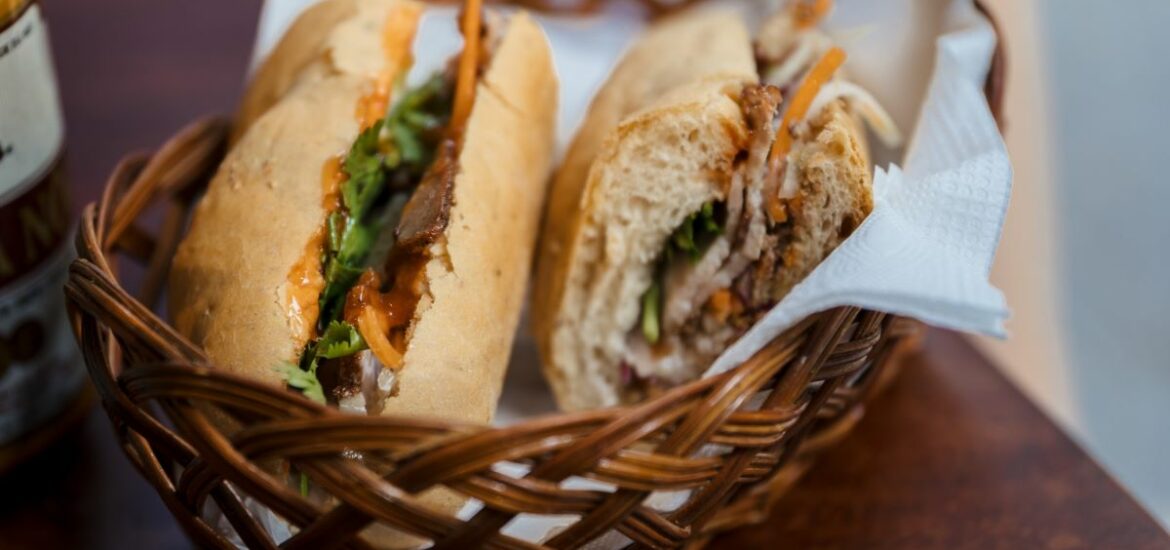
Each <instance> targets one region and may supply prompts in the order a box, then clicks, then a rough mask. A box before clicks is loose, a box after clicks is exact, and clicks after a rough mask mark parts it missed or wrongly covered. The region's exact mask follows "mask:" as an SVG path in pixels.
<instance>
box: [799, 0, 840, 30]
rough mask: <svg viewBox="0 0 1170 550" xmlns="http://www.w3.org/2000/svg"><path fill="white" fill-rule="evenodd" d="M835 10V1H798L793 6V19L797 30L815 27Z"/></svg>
mask: <svg viewBox="0 0 1170 550" xmlns="http://www.w3.org/2000/svg"><path fill="white" fill-rule="evenodd" d="M831 9H833V0H796V2H795V3H793V4H792V18H793V19H795V20H796V28H798V29H807V28H809V27H815V26H816V24H817V23H820V21H821V19H824V17H825V15H827V14H828V13H829V10H831Z"/></svg>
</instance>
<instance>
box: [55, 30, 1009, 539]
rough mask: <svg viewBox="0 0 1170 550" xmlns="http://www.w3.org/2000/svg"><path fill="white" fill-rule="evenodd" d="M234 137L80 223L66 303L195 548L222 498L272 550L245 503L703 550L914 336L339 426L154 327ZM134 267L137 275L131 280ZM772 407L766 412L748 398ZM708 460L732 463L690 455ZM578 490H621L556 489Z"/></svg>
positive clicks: (824, 340) (300, 522)
mask: <svg viewBox="0 0 1170 550" xmlns="http://www.w3.org/2000/svg"><path fill="white" fill-rule="evenodd" d="M1002 76H1003V63H1002V54H1001V52H997V54H996V57H995V61H994V63H993V66H992V71H991V74H990V75H989V78H988V82H987V90H986V91H987V94H988V100H989V102H990V104H991V106H992V109H993V111H994V112H996V113H998V112H999V106H1000V99H1001V96H1002V93H1001V91H1002V86H1001V84H1002ZM228 130H229V127H228V123H227V122H226V121H224V120H222V119H218V118H210V119H205V120H202V121H199V122H196V123H194V124H192V125H190V126H188V127H187V128H185V129H183V130H182V131H181V132H179V133H178V134H177V135H176V136H175V137H173V138H171V139H170V141H168V142H167V143H166V144H165V145H164V146H163V147H162V148H161V149H159V150H158V151H157V152H156V153H154V154H153V155H144V154H138V155H132V156H129V157H127V158H126V159H124V160H123V161H122V162H121V163H119V164H118V166H117V168H116V169H115V171H114V173H113V174H112V176H111V177H110V179H109V182H108V183H107V185H106V188H105V192H104V194H103V195H102V197H101V200H100V202H98V203H97V204H91V205H89V206H88V207H87V208H86V209H85V211H84V214H83V217H82V220H81V225H80V230H79V234H78V237H77V250H78V254H79V258H78V259H77V260H76V261H75V262H74V264H73V266H72V267H71V270H70V277H69V281H68V283H67V285H66V288H65V292H66V295H67V298H68V304H69V308H70V315H71V319H72V322H73V324H74V330H75V332H76V335H77V338H78V340H79V342H80V345H81V347H82V350H83V352H84V356H85V361H86V365H87V367H88V369H89V373H90V376H91V377H92V379H93V381H94V384H95V385H96V388H97V391H98V393H99V395H100V396H101V399H102V403H103V405H104V407H105V409H106V412H107V413H108V414H109V417H110V420H111V422H112V423H113V425H114V428H115V433H116V434H117V436H118V438H119V439H120V442H121V445H122V447H123V449H124V450H125V452H126V454H127V456H128V457H129V458H130V460H131V461H132V462H133V463H134V465H135V466H136V467H137V468H138V470H139V471H140V472H141V473H142V475H143V476H145V477H146V479H148V480H149V481H150V482H151V483H152V484H153V485H154V486H155V488H156V489H157V490H158V493H159V495H160V496H161V497H162V499H163V501H164V503H165V504H166V506H167V507H168V508H169V509H170V511H171V513H173V514H174V516H175V517H176V518H177V519H178V520H179V522H180V524H181V525H182V526H183V528H184V529H185V530H186V532H187V533H188V535H189V536H190V537H191V538H192V539H193V540H194V541H195V542H197V543H198V544H200V545H203V546H208V547H229V546H230V545H231V543H230V541H229V540H228V538H226V537H225V536H224V535H222V534H220V533H219V532H217V531H216V530H215V529H214V528H213V526H212V525H210V524H209V523H208V522H207V521H206V520H205V519H204V518H203V516H202V515H201V512H202V511H203V510H205V505H206V504H207V502H208V500H211V501H214V503H215V505H216V506H218V508H219V510H221V511H222V513H223V517H224V518H226V520H228V521H229V522H230V523H231V525H232V527H233V528H234V529H235V531H236V533H237V535H238V536H239V538H240V540H242V541H243V542H244V543H245V544H247V545H248V546H249V547H253V548H273V547H275V542H274V541H273V540H272V539H271V538H270V535H269V533H268V532H267V531H266V530H265V529H263V528H262V527H261V523H260V522H259V521H258V519H257V518H255V517H253V516H252V515H251V514H250V513H249V512H248V511H247V510H246V508H245V506H244V504H243V499H244V498H245V497H247V498H248V499H251V500H252V501H254V502H259V503H263V504H264V505H265V506H267V507H268V508H270V509H271V510H272V511H273V512H275V513H276V514H278V515H279V516H281V517H283V518H285V519H286V520H288V521H289V522H290V523H292V524H293V525H296V526H297V527H298V528H299V533H298V534H297V535H295V536H294V537H293V538H292V539H290V540H288V541H287V542H286V543H285V544H284V546H285V547H287V548H320V547H325V546H345V547H348V548H366V547H368V545H367V543H365V542H364V541H363V540H362V539H361V538H360V537H359V536H357V534H358V533H359V532H360V531H361V530H362V529H364V528H365V527H367V526H368V525H370V524H371V523H374V522H381V523H383V524H385V525H389V526H392V527H394V528H397V529H400V530H403V531H408V532H411V533H414V534H416V535H418V536H420V537H423V538H427V539H431V540H433V541H435V546H436V547H440V548H467V547H472V546H477V545H484V546H492V547H501V548H531V547H534V545H533V544H532V543H529V542H526V541H523V540H519V539H516V538H511V537H509V536H507V535H504V534H502V533H501V532H500V530H501V528H502V527H503V526H504V525H505V524H507V523H508V522H509V521H510V520H512V519H513V518H515V517H516V516H517V515H519V514H531V515H570V516H576V520H575V522H574V523H573V524H572V525H570V526H569V527H567V528H565V529H564V530H562V531H560V532H558V533H557V534H556V535H555V536H554V537H552V538H551V539H549V540H547V541H545V544H547V545H548V546H550V547H574V546H579V545H582V544H584V543H586V542H588V541H590V540H591V539H594V538H595V537H597V536H599V535H601V534H602V533H605V532H607V531H609V530H611V529H616V530H617V531H619V532H621V533H622V534H624V535H626V536H627V537H629V538H630V539H631V540H633V541H634V543H635V545H638V546H648V547H678V546H684V545H695V544H701V542H702V541H705V540H706V539H707V538H709V537H710V536H711V535H712V534H713V533H716V532H719V531H722V530H726V529H731V528H734V527H737V526H740V525H745V524H749V523H754V522H758V521H761V520H763V519H765V518H766V517H767V515H768V514H769V510H770V508H771V503H772V502H773V501H774V500H775V499H776V498H777V497H778V496H779V495H780V494H781V493H782V492H783V490H784V489H785V488H786V487H788V486H789V485H790V484H791V483H792V482H793V481H794V480H795V479H796V478H797V477H799V474H800V473H801V472H802V471H803V470H804V469H805V468H806V467H807V465H808V464H809V463H810V461H811V459H812V458H813V456H814V455H815V454H816V453H817V452H818V451H820V450H821V449H823V448H824V447H826V446H827V445H829V444H831V443H833V442H834V441H836V440H838V439H839V438H840V437H841V436H843V435H844V434H845V433H847V432H848V430H849V429H850V428H851V427H852V426H853V425H854V424H855V423H856V422H857V420H858V419H859V418H860V416H861V414H862V410H863V405H862V404H863V402H864V401H865V400H866V398H867V397H868V396H869V395H870V394H872V393H873V391H874V389H875V388H877V387H879V386H880V385H881V384H882V383H883V381H884V380H887V379H888V378H889V377H890V376H891V375H892V373H893V372H894V370H895V363H896V361H895V360H894V358H895V356H896V351H897V350H898V348H899V347H901V346H903V345H904V344H905V343H906V342H908V341H910V339H911V338H910V337H911V336H912V335H913V334H914V333H915V332H916V328H917V324H916V323H915V322H913V321H910V320H907V319H900V318H894V317H891V316H887V315H885V314H883V313H880V312H874V311H863V310H858V309H857V308H838V309H834V310H831V311H827V312H824V313H822V314H818V315H815V316H813V317H810V318H808V319H805V320H804V321H803V322H801V323H800V324H799V325H798V326H796V327H794V328H792V329H791V330H789V331H787V332H785V333H784V334H782V335H781V336H779V337H777V338H776V339H775V340H774V341H772V342H771V343H770V344H769V345H768V346H767V347H765V348H764V349H763V350H761V351H760V352H759V353H757V354H756V355H755V356H753V357H752V358H751V359H750V360H748V361H747V362H746V363H744V364H743V365H741V366H739V367H737V368H735V369H733V370H731V371H729V372H727V373H724V374H722V375H719V376H715V377H712V378H707V379H703V380H699V381H696V382H692V383H690V384H687V385H685V386H682V387H678V388H675V389H673V390H671V391H669V392H667V393H666V394H664V395H662V396H660V397H658V398H656V399H654V400H652V401H649V402H646V403H642V404H639V405H636V406H629V407H623V408H613V409H606V410H600V411H592V412H584V413H574V414H562V415H556V416H550V417H544V418H538V419H534V420H530V421H527V422H525V423H523V424H520V425H516V426H510V427H507V428H490V427H483V426H476V425H467V424H459V423H452V422H443V421H433V420H422V419H414V418H395V417H359V416H350V415H343V414H341V413H339V412H338V411H336V410H333V409H329V408H326V407H323V406H320V405H317V404H315V403H313V402H311V401H309V400H307V399H304V398H302V397H300V396H299V395H297V394H295V393H291V392H288V391H283V390H280V389H275V388H272V387H268V386H264V385H260V384H257V383H255V382H252V381H250V380H246V379H242V378H238V377H234V376H231V375H229V374H226V373H224V372H222V371H219V370H216V369H213V368H209V367H208V366H207V365H208V360H207V357H206V356H205V355H204V354H203V352H202V351H201V350H200V349H199V348H198V347H196V346H195V345H193V344H192V343H190V342H188V341H187V340H186V339H184V338H183V337H182V336H181V335H179V334H178V333H177V332H176V331H175V330H174V329H173V328H172V327H170V326H169V325H168V324H167V323H166V322H164V321H163V320H162V319H161V318H160V316H158V315H156V314H155V312H154V311H152V306H155V305H157V303H158V301H159V300H158V298H159V296H160V294H161V289H162V288H163V285H164V282H165V279H166V273H167V270H168V266H169V262H170V259H171V257H172V256H173V253H174V250H175V247H176V245H177V243H178V241H179V239H180V236H181V233H182V231H183V228H184V226H185V222H186V219H187V215H188V213H189V210H190V208H191V206H192V202H193V199H194V198H195V197H196V196H198V194H199V191H200V189H201V187H202V186H204V185H206V183H207V181H208V180H209V179H210V176H211V174H212V172H213V171H214V170H215V167H216V166H217V165H218V164H219V162H220V160H221V159H222V157H223V154H224V150H225V138H226V136H227V134H228ZM160 220H161V223H159V222H160ZM151 222H153V223H151ZM148 227H153V228H155V229H153V230H148V229H147V228H148ZM122 259H127V260H130V262H128V263H125V264H122V267H125V268H130V269H132V270H133V271H132V272H129V273H128V276H125V277H120V272H119V266H120V264H119V260H122ZM138 266H141V268H139V267H138ZM128 271H130V270H129V269H128ZM131 281H133V282H135V283H136V284H130V282H131ZM124 282H125V283H126V284H125V285H124V284H123V283H124ZM127 286H132V287H134V288H136V289H137V292H136V293H135V294H131V293H130V292H128V291H127V290H126V287H127ZM766 390H770V393H769V394H767V397H766V398H764V399H762V400H761V399H753V397H756V396H757V395H758V394H760V393H761V392H763V391H766ZM217 412H218V413H222V414H226V415H229V416H231V417H232V418H234V419H236V420H237V421H238V422H239V423H240V425H241V426H243V428H242V430H241V431H239V432H238V433H236V434H234V435H233V436H232V437H230V438H229V437H227V436H225V435H224V434H223V433H221V432H220V431H217V429H216V428H215V427H214V426H213V424H212V422H211V421H210V420H209V414H215V413H217ZM709 444H718V445H720V446H721V447H720V448H721V449H726V452H724V453H722V454H719V455H716V456H709V454H708V453H699V452H698V451H699V450H700V449H702V448H704V447H705V446H708V445H709ZM348 450H358V451H361V452H362V453H364V454H365V455H366V456H373V457H377V458H378V459H380V461H381V462H384V463H385V464H388V465H390V466H391V468H390V470H389V471H390V473H389V474H385V475H379V474H376V473H374V472H373V471H371V470H370V469H369V468H367V467H366V466H365V465H363V463H362V462H359V461H356V460H350V459H347V458H344V456H343V452H344V451H348ZM275 460H287V461H289V462H290V463H291V464H292V465H294V466H295V467H296V468H297V469H299V470H300V471H302V472H306V473H307V474H308V475H309V476H310V478H311V479H312V481H313V484H314V486H315V487H317V488H320V489H321V490H323V491H326V492H328V493H329V494H331V495H332V496H334V497H336V499H337V501H338V502H339V503H340V504H339V505H337V506H336V507H332V508H329V509H325V508H323V507H322V506H321V505H319V504H316V503H314V502H312V501H310V500H309V499H306V498H303V497H302V496H301V495H300V494H299V493H298V491H296V490H295V489H293V488H290V487H289V486H288V485H287V484H286V483H285V482H284V480H283V479H278V478H277V477H274V476H272V475H269V474H268V473H267V472H266V470H265V469H264V468H262V467H261V466H260V464H262V463H267V464H271V463H272V462H273V461H275ZM505 462H507V463H522V464H527V465H528V466H529V467H530V468H531V469H530V471H529V473H528V474H527V475H526V476H524V477H522V478H515V477H510V476H506V475H503V474H501V473H499V472H498V471H497V470H496V469H493V466H495V465H497V464H502V463H505ZM380 471H384V470H380ZM572 477H583V478H590V479H594V480H598V481H602V482H605V483H608V484H611V485H612V486H614V487H615V488H616V490H614V491H600V490H581V489H570V488H566V487H564V486H563V485H564V484H563V483H562V482H563V481H564V480H566V479H569V478H572ZM438 485H442V486H446V487H447V488H449V489H451V490H454V491H456V492H459V493H462V494H464V495H467V496H469V497H472V498H475V499H478V500H480V501H482V502H483V504H484V508H483V509H482V510H481V511H480V512H478V513H477V514H476V515H475V516H474V517H473V518H471V519H469V520H466V521H464V520H460V519H457V518H455V517H451V516H448V515H445V514H439V513H436V512H433V511H431V510H428V509H427V508H425V507H423V506H421V505H420V504H419V501H418V499H417V498H416V497H415V496H414V495H416V494H418V493H420V492H422V491H424V490H426V489H428V488H431V487H434V486H438ZM683 489H689V490H690V493H689V496H688V497H687V500H686V502H685V504H684V505H682V506H681V507H680V508H677V509H675V510H674V511H672V512H669V513H663V512H659V511H656V510H654V509H652V508H651V507H649V506H647V505H645V504H644V502H643V501H644V500H645V498H646V497H647V495H648V494H649V493H651V492H653V491H662V490H683Z"/></svg>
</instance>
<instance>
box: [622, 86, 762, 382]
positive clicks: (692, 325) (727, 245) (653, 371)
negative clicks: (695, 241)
mask: <svg viewBox="0 0 1170 550" xmlns="http://www.w3.org/2000/svg"><path fill="white" fill-rule="evenodd" d="M779 104H780V91H779V90H778V89H777V88H775V87H774V86H767V85H753V86H748V87H746V88H745V89H744V91H743V94H742V96H741V98H740V106H741V108H742V109H743V113H744V119H745V121H746V122H747V127H748V132H749V139H748V145H747V150H746V153H747V155H746V156H745V157H744V160H742V161H741V162H740V163H739V165H738V166H736V167H735V173H734V174H733V175H732V178H731V185H730V187H729V189H728V195H727V198H726V200H725V203H724V206H725V208H726V216H725V219H726V221H725V224H724V228H723V232H722V234H721V235H720V236H719V237H718V238H717V239H716V240H715V241H714V242H712V243H711V245H710V246H709V247H708V248H707V250H706V251H705V252H704V253H703V257H702V258H700V260H699V261H698V262H694V263H692V262H689V261H687V260H685V259H681V260H676V261H675V262H674V263H673V264H672V265H671V266H670V267H669V269H668V271H667V273H666V277H665V280H664V285H665V287H664V291H665V295H666V302H665V304H664V310H663V315H662V321H663V334H664V336H663V342H662V343H661V344H659V345H657V346H653V347H651V346H650V345H648V344H647V343H646V341H645V338H644V337H643V336H642V335H641V333H640V331H638V330H634V331H632V332H631V333H630V335H629V336H628V337H627V344H628V345H627V355H626V358H625V362H626V364H627V365H628V366H629V367H630V368H632V370H633V372H634V374H635V375H636V377H637V378H638V379H644V380H656V381H660V382H663V383H677V382H682V381H685V380H688V379H691V378H694V377H695V376H697V375H698V374H699V373H698V372H693V371H694V369H696V368H699V366H701V365H707V364H709V363H710V361H711V360H713V359H714V358H715V357H717V356H718V355H719V353H721V352H722V351H723V350H724V349H725V348H726V347H727V346H728V345H729V344H730V343H731V342H732V341H734V340H735V339H736V338H738V337H739V336H740V335H741V334H742V333H743V331H744V330H745V329H746V328H747V327H748V326H750V322H749V323H745V322H743V321H744V320H745V319H746V318H745V317H744V315H745V314H744V313H743V312H738V313H737V314H736V315H735V316H733V317H732V318H731V319H728V318H723V319H715V318H713V316H712V315H710V314H709V312H707V311H706V309H705V308H704V304H705V303H706V302H707V301H708V299H710V297H711V296H712V295H713V294H714V293H715V292H716V291H718V290H720V289H723V288H727V287H732V286H733V283H734V284H736V285H743V284H748V285H749V286H751V282H752V279H753V278H754V276H755V274H754V273H753V272H754V270H753V269H752V266H753V265H756V264H758V263H768V264H771V259H768V260H765V261H764V262H761V261H760V260H761V255H762V254H766V253H772V254H774V251H772V250H770V249H773V248H775V247H776V245H777V243H776V241H775V239H771V238H769V237H770V235H769V233H768V228H767V223H766V214H765V213H764V204H763V203H764V201H763V192H764V191H763V190H764V185H765V176H766V172H767V170H766V165H767V159H768V152H769V150H770V149H771V146H772V141H773V140H774V138H775V129H774V128H773V124H772V122H773V120H774V119H775V117H776V111H777V107H778V106H779ZM742 281H746V283H745V282H742ZM760 286H761V287H766V285H760ZM754 292H755V289H754V288H749V289H746V291H745V292H743V293H742V294H743V295H742V296H739V300H740V302H741V303H742V304H749V303H750V302H749V300H748V298H749V297H750V296H751V295H752V294H753V293H754ZM736 294H737V295H738V294H740V293H739V292H738V291H737V292H736Z"/></svg>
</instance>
